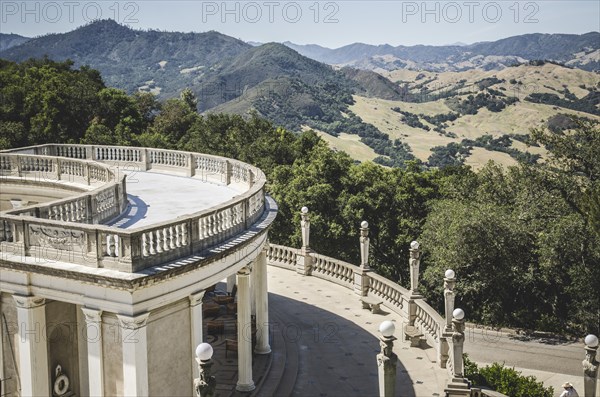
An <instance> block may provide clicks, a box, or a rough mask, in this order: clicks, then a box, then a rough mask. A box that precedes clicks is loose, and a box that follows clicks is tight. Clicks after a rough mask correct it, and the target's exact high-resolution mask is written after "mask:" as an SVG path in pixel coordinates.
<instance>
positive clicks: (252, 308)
mask: <svg viewBox="0 0 600 397" xmlns="http://www.w3.org/2000/svg"><path fill="white" fill-rule="evenodd" d="M254 266H255V263H251V264H250V265H249V266H248V267H249V268H250V279H249V281H250V316H251V317H253V318H255V319H256V272H255V271H254V269H255V267H254Z"/></svg>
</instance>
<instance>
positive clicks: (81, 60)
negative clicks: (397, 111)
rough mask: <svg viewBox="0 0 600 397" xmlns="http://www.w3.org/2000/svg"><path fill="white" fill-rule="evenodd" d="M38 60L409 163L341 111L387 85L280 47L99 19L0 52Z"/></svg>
mask: <svg viewBox="0 0 600 397" xmlns="http://www.w3.org/2000/svg"><path fill="white" fill-rule="evenodd" d="M44 56H48V58H50V59H52V60H55V61H64V60H66V59H71V60H72V61H73V62H74V64H75V66H83V65H89V66H91V67H93V68H94V69H98V70H99V71H100V72H101V73H102V76H103V78H104V80H105V83H106V84H107V85H108V86H111V87H117V88H121V89H124V90H125V91H127V92H128V93H134V92H138V91H141V92H151V93H153V94H156V95H157V96H158V98H160V99H166V98H171V97H176V96H178V95H179V93H180V92H181V91H182V90H184V89H185V88H189V89H190V90H191V91H192V92H193V93H194V94H195V96H196V97H197V98H198V110H200V111H201V112H204V111H208V110H216V111H223V112H233V113H238V114H247V113H248V112H249V111H251V110H254V111H258V113H259V114H261V115H263V116H265V117H267V118H269V119H270V120H272V121H274V122H276V123H277V124H279V125H282V126H284V127H286V128H288V129H291V130H294V131H300V130H301V128H302V127H303V126H308V127H311V128H316V129H319V130H321V131H325V132H328V133H330V134H334V135H335V134H338V133H339V132H341V131H344V132H348V133H351V134H354V135H358V136H360V138H361V140H362V142H363V143H365V144H366V145H368V146H369V147H370V148H371V149H373V150H374V151H375V152H376V153H377V154H378V155H380V156H387V157H386V158H388V159H389V158H392V159H393V160H392V161H394V162H395V163H397V164H402V162H403V161H404V160H410V159H413V158H414V157H413V156H412V155H410V153H408V152H407V150H406V148H405V147H403V146H402V145H395V144H394V143H393V142H392V141H391V140H390V139H389V137H388V136H387V135H385V134H382V133H381V132H380V131H379V130H378V129H377V128H375V127H373V126H372V125H368V124H365V123H363V121H362V120H361V119H360V118H358V117H356V116H355V115H354V114H353V113H352V112H351V111H349V109H348V107H349V105H351V104H352V103H353V99H352V95H353V94H363V95H369V94H374V93H378V92H387V93H388V94H389V93H390V92H391V93H392V94H393V91H394V88H390V87H393V86H394V84H393V83H392V82H391V81H389V80H387V79H386V78H385V77H382V76H373V75H375V74H374V73H373V72H365V73H360V75H358V74H357V75H354V74H352V73H348V71H345V72H341V71H337V70H334V69H333V68H332V67H331V66H329V65H326V64H323V63H320V62H317V61H315V60H312V59H310V58H307V57H305V56H302V55H300V54H299V53H297V52H296V51H294V50H292V49H290V48H288V47H286V46H284V45H283V44H277V43H268V44H263V45H260V46H251V45H249V44H246V43H244V42H242V41H240V40H237V39H234V38H232V37H228V36H225V35H222V34H220V33H217V32H207V33H176V32H158V31H138V30H132V29H130V28H128V27H126V26H123V25H119V24H117V23H116V22H114V21H112V20H103V21H97V22H94V23H91V24H89V25H86V26H83V27H81V28H79V29H76V30H74V31H72V32H69V33H65V34H54V35H48V36H44V37H40V38H36V39H32V40H30V41H28V42H26V43H24V44H22V45H20V46H16V47H13V48H10V49H8V50H6V51H3V52H1V53H0V58H5V59H8V60H13V61H17V62H22V61H24V60H26V59H29V58H41V57H44ZM365 74H366V75H367V76H365ZM366 77H369V78H366ZM382 161H383V160H382ZM386 161H389V160H386Z"/></svg>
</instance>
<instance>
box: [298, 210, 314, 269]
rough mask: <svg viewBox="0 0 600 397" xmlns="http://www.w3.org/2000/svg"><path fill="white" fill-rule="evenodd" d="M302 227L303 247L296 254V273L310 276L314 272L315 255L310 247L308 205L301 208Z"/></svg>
mask: <svg viewBox="0 0 600 397" xmlns="http://www.w3.org/2000/svg"><path fill="white" fill-rule="evenodd" d="M300 218H301V220H300V228H301V230H302V248H301V249H300V253H299V254H298V255H297V256H296V273H299V274H302V275H305V276H310V274H311V272H312V264H313V257H312V255H311V249H310V217H309V215H308V207H302V209H301V210H300Z"/></svg>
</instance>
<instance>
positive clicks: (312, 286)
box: [257, 266, 446, 397]
mask: <svg viewBox="0 0 600 397" xmlns="http://www.w3.org/2000/svg"><path fill="white" fill-rule="evenodd" d="M268 274H269V279H268V283H269V313H270V322H271V323H272V329H273V337H272V340H273V342H274V346H273V348H274V356H273V363H272V365H271V373H270V374H269V375H270V376H269V377H268V378H267V379H266V380H265V382H264V384H263V387H262V389H261V391H260V392H259V393H258V394H257V395H260V396H271V395H272V396H288V395H291V396H298V397H300V396H320V397H324V396H327V397H333V396H340V397H342V396H343V397H350V396H357V397H369V396H378V375H377V362H376V355H377V353H379V351H380V347H379V341H378V337H377V336H378V334H379V332H378V331H377V329H378V327H379V324H380V323H381V322H382V321H384V320H392V321H394V322H395V323H396V324H397V325H396V336H397V337H400V336H401V330H400V329H401V327H402V322H403V320H402V318H401V317H400V316H398V315H396V314H394V313H385V314H372V313H371V312H370V311H368V310H364V309H362V308H361V305H360V302H359V301H358V298H357V297H356V295H355V294H354V292H353V291H351V290H349V289H346V288H343V287H341V286H338V285H336V284H333V283H330V282H328V281H325V280H321V279H318V278H316V277H305V276H301V275H298V274H296V273H294V272H292V271H289V270H285V269H280V268H277V267H273V266H269V268H268ZM282 344H284V345H285V346H282ZM282 347H284V349H283V350H284V352H283V353H281V350H282ZM394 351H395V353H396V354H397V355H398V357H399V362H398V369H397V374H398V376H397V386H396V395H397V396H407V397H421V396H440V395H443V389H444V386H445V382H446V371H445V370H443V369H440V368H439V367H438V366H437V364H436V363H434V361H435V351H434V349H433V348H429V349H420V348H410V347H409V343H408V342H404V341H401V340H398V341H396V342H395V345H394ZM281 354H284V355H285V357H281ZM277 368H278V370H277ZM273 371H275V372H277V371H279V372H280V374H279V375H278V376H274V375H273ZM276 378H279V379H276Z"/></svg>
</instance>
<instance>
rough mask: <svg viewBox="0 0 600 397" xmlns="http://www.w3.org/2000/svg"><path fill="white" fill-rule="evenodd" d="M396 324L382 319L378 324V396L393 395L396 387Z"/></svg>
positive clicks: (386, 396) (387, 396)
mask: <svg viewBox="0 0 600 397" xmlns="http://www.w3.org/2000/svg"><path fill="white" fill-rule="evenodd" d="M395 331H396V326H395V325H394V323H393V322H391V321H389V320H388V321H384V322H382V323H381V324H380V325H379V332H381V337H380V338H379V345H380V346H381V353H379V354H378V355H377V367H378V372H379V396H380V397H393V396H394V395H395V389H396V363H397V362H398V356H397V355H396V354H395V353H394V352H393V349H394V341H395V340H396V338H395V337H394V332H395Z"/></svg>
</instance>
